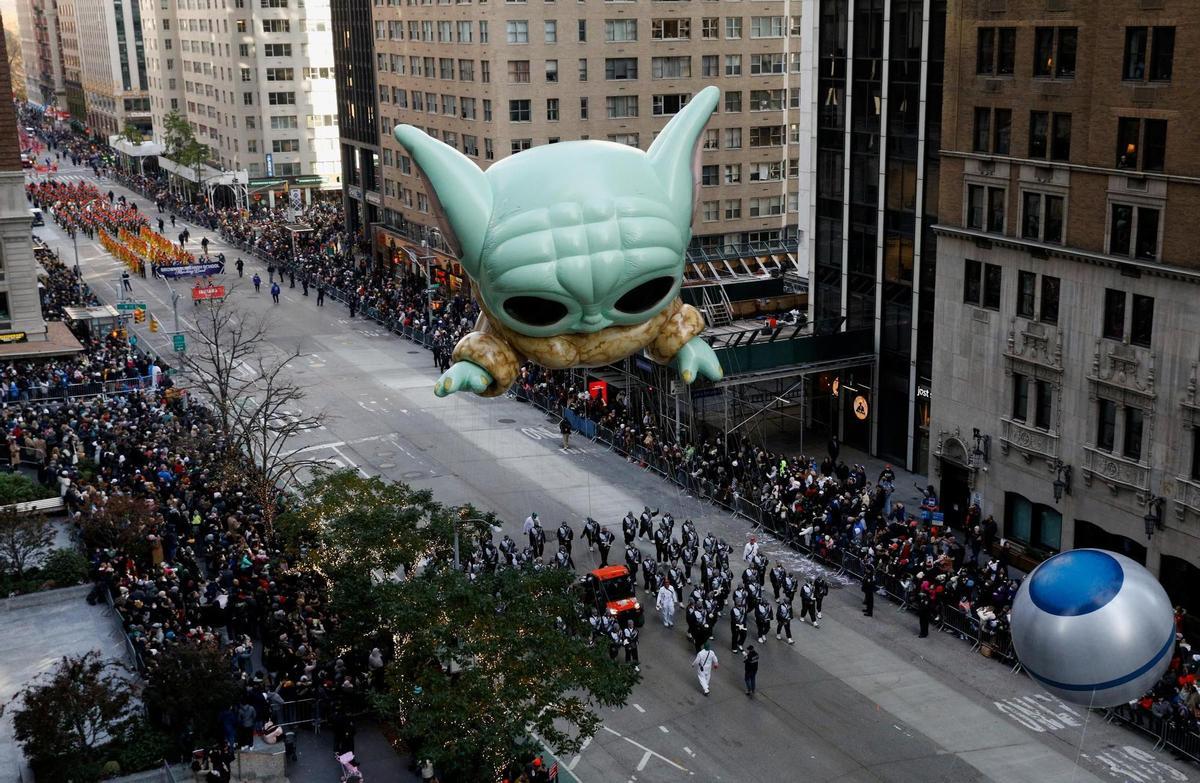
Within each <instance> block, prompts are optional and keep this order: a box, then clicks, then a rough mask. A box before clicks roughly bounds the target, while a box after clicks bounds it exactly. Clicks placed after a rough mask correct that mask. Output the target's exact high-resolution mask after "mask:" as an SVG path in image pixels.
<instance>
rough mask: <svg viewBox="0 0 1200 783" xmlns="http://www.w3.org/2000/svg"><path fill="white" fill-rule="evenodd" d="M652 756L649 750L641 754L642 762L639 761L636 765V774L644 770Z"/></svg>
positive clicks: (652, 753)
mask: <svg viewBox="0 0 1200 783" xmlns="http://www.w3.org/2000/svg"><path fill="white" fill-rule="evenodd" d="M653 755H654V752H653V751H649V750H648V751H646V752H645V753H644V754H642V760H641V761H639V762H638V765H637V771H638V772H641V771H642V770H643V769H645V768H646V765H647V764H649V763H650V757H651V756H653Z"/></svg>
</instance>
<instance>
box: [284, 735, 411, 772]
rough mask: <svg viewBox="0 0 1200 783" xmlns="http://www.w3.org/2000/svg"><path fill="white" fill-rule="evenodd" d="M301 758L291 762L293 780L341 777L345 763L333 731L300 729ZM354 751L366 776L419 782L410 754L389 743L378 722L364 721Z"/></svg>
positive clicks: (289, 767)
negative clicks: (338, 753) (335, 746)
mask: <svg viewBox="0 0 1200 783" xmlns="http://www.w3.org/2000/svg"><path fill="white" fill-rule="evenodd" d="M296 747H297V759H296V760H295V761H289V762H288V765H287V774H288V780H290V781H292V783H332V782H333V781H335V780H337V779H338V775H339V773H340V769H341V765H339V764H338V762H337V760H336V758H335V757H334V754H333V731H332V729H328V728H327V729H325V730H323V731H322V732H321V733H320V734H313V732H312V729H309V728H297V729H296ZM354 755H355V756H356V757H358V761H359V763H360V764H361V765H362V771H363V777H364V778H366V779H367V780H370V781H394V782H395V783H409V782H410V781H412V783H419V781H420V779H421V777H420V775H418V774H417V773H415V772H412V771H410V770H409V768H408V763H409V757H408V756H400V755H399V754H397V753H396V751H394V750H393V749H392V746H391V745H390V744H388V741H387V739H386V738H385V737H384V736H383V731H382V730H381V729H380V727H379V726H378V725H377V724H375V723H364V724H363V725H362V726H360V727H359V730H358V733H357V734H356V735H355V738H354Z"/></svg>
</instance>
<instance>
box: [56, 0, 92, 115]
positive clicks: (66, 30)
mask: <svg viewBox="0 0 1200 783" xmlns="http://www.w3.org/2000/svg"><path fill="white" fill-rule="evenodd" d="M75 3H76V0H57V4H58V35H59V43H60V45H61V54H62V69H63V93H64V100H65V101H66V105H65V106H64V107H63V108H65V109H66V111H67V112H68V113H69V114H70V115H71V118H72V119H73V120H76V121H78V122H80V123H84V124H86V123H87V121H88V116H87V99H86V97H85V96H84V94H83V61H82V58H81V57H80V54H79V17H78V16H77V15H76V13H75Z"/></svg>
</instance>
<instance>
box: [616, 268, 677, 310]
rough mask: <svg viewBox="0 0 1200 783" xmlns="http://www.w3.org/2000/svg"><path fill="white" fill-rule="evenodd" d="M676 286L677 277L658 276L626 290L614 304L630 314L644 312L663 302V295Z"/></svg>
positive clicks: (618, 308)
mask: <svg viewBox="0 0 1200 783" xmlns="http://www.w3.org/2000/svg"><path fill="white" fill-rule="evenodd" d="M674 286H675V278H673V277H656V278H654V279H653V280H647V281H646V282H644V283H642V284H641V285H639V286H637V287H636V288H631V289H629V290H628V291H626V292H625V293H624V295H622V296H621V298H620V299H618V300H617V303H616V305H614V306H615V307H616V309H617V310H619V311H621V312H622V313H626V314H628V315H637V314H638V313H644V312H646V311H647V310H649V309H651V308H652V307H654V306H655V305H657V304H659V303H660V302H662V300H663V297H664V296H666V295H667V294H669V293H670V292H671V289H672V288H673V287H674Z"/></svg>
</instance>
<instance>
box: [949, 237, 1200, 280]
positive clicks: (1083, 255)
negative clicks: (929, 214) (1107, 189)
mask: <svg viewBox="0 0 1200 783" xmlns="http://www.w3.org/2000/svg"><path fill="white" fill-rule="evenodd" d="M933 231H934V233H936V234H937V235H938V236H943V237H953V238H956V239H962V240H966V241H970V242H974V243H975V244H976V245H978V246H979V247H982V248H987V247H993V246H995V247H1006V248H1010V249H1013V250H1021V251H1023V252H1027V253H1030V254H1032V255H1033V256H1035V257H1038V256H1040V257H1042V258H1050V257H1054V258H1063V259H1066V260H1068V261H1078V262H1081V263H1085V264H1095V265H1098V266H1106V267H1109V268H1112V269H1120V270H1122V271H1129V272H1132V273H1133V274H1135V275H1138V274H1146V275H1152V276H1154V277H1162V278H1166V279H1168V280H1176V281H1178V282H1183V283H1195V284H1200V268H1196V269H1189V268H1187V267H1182V266H1176V265H1174V264H1163V263H1158V262H1154V261H1141V260H1138V259H1136V258H1124V257H1122V256H1110V255H1106V254H1104V253H1093V252H1091V251H1088V250H1080V249H1078V248H1073V247H1064V246H1062V245H1048V244H1046V243H1044V242H1035V241H1032V240H1029V239H1021V238H1020V237H1014V236H1006V235H1004V234H991V233H988V232H986V231H979V230H978V229H973V228H963V227H962V226H951V225H946V224H944V223H939V224H937V225H935V226H933Z"/></svg>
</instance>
